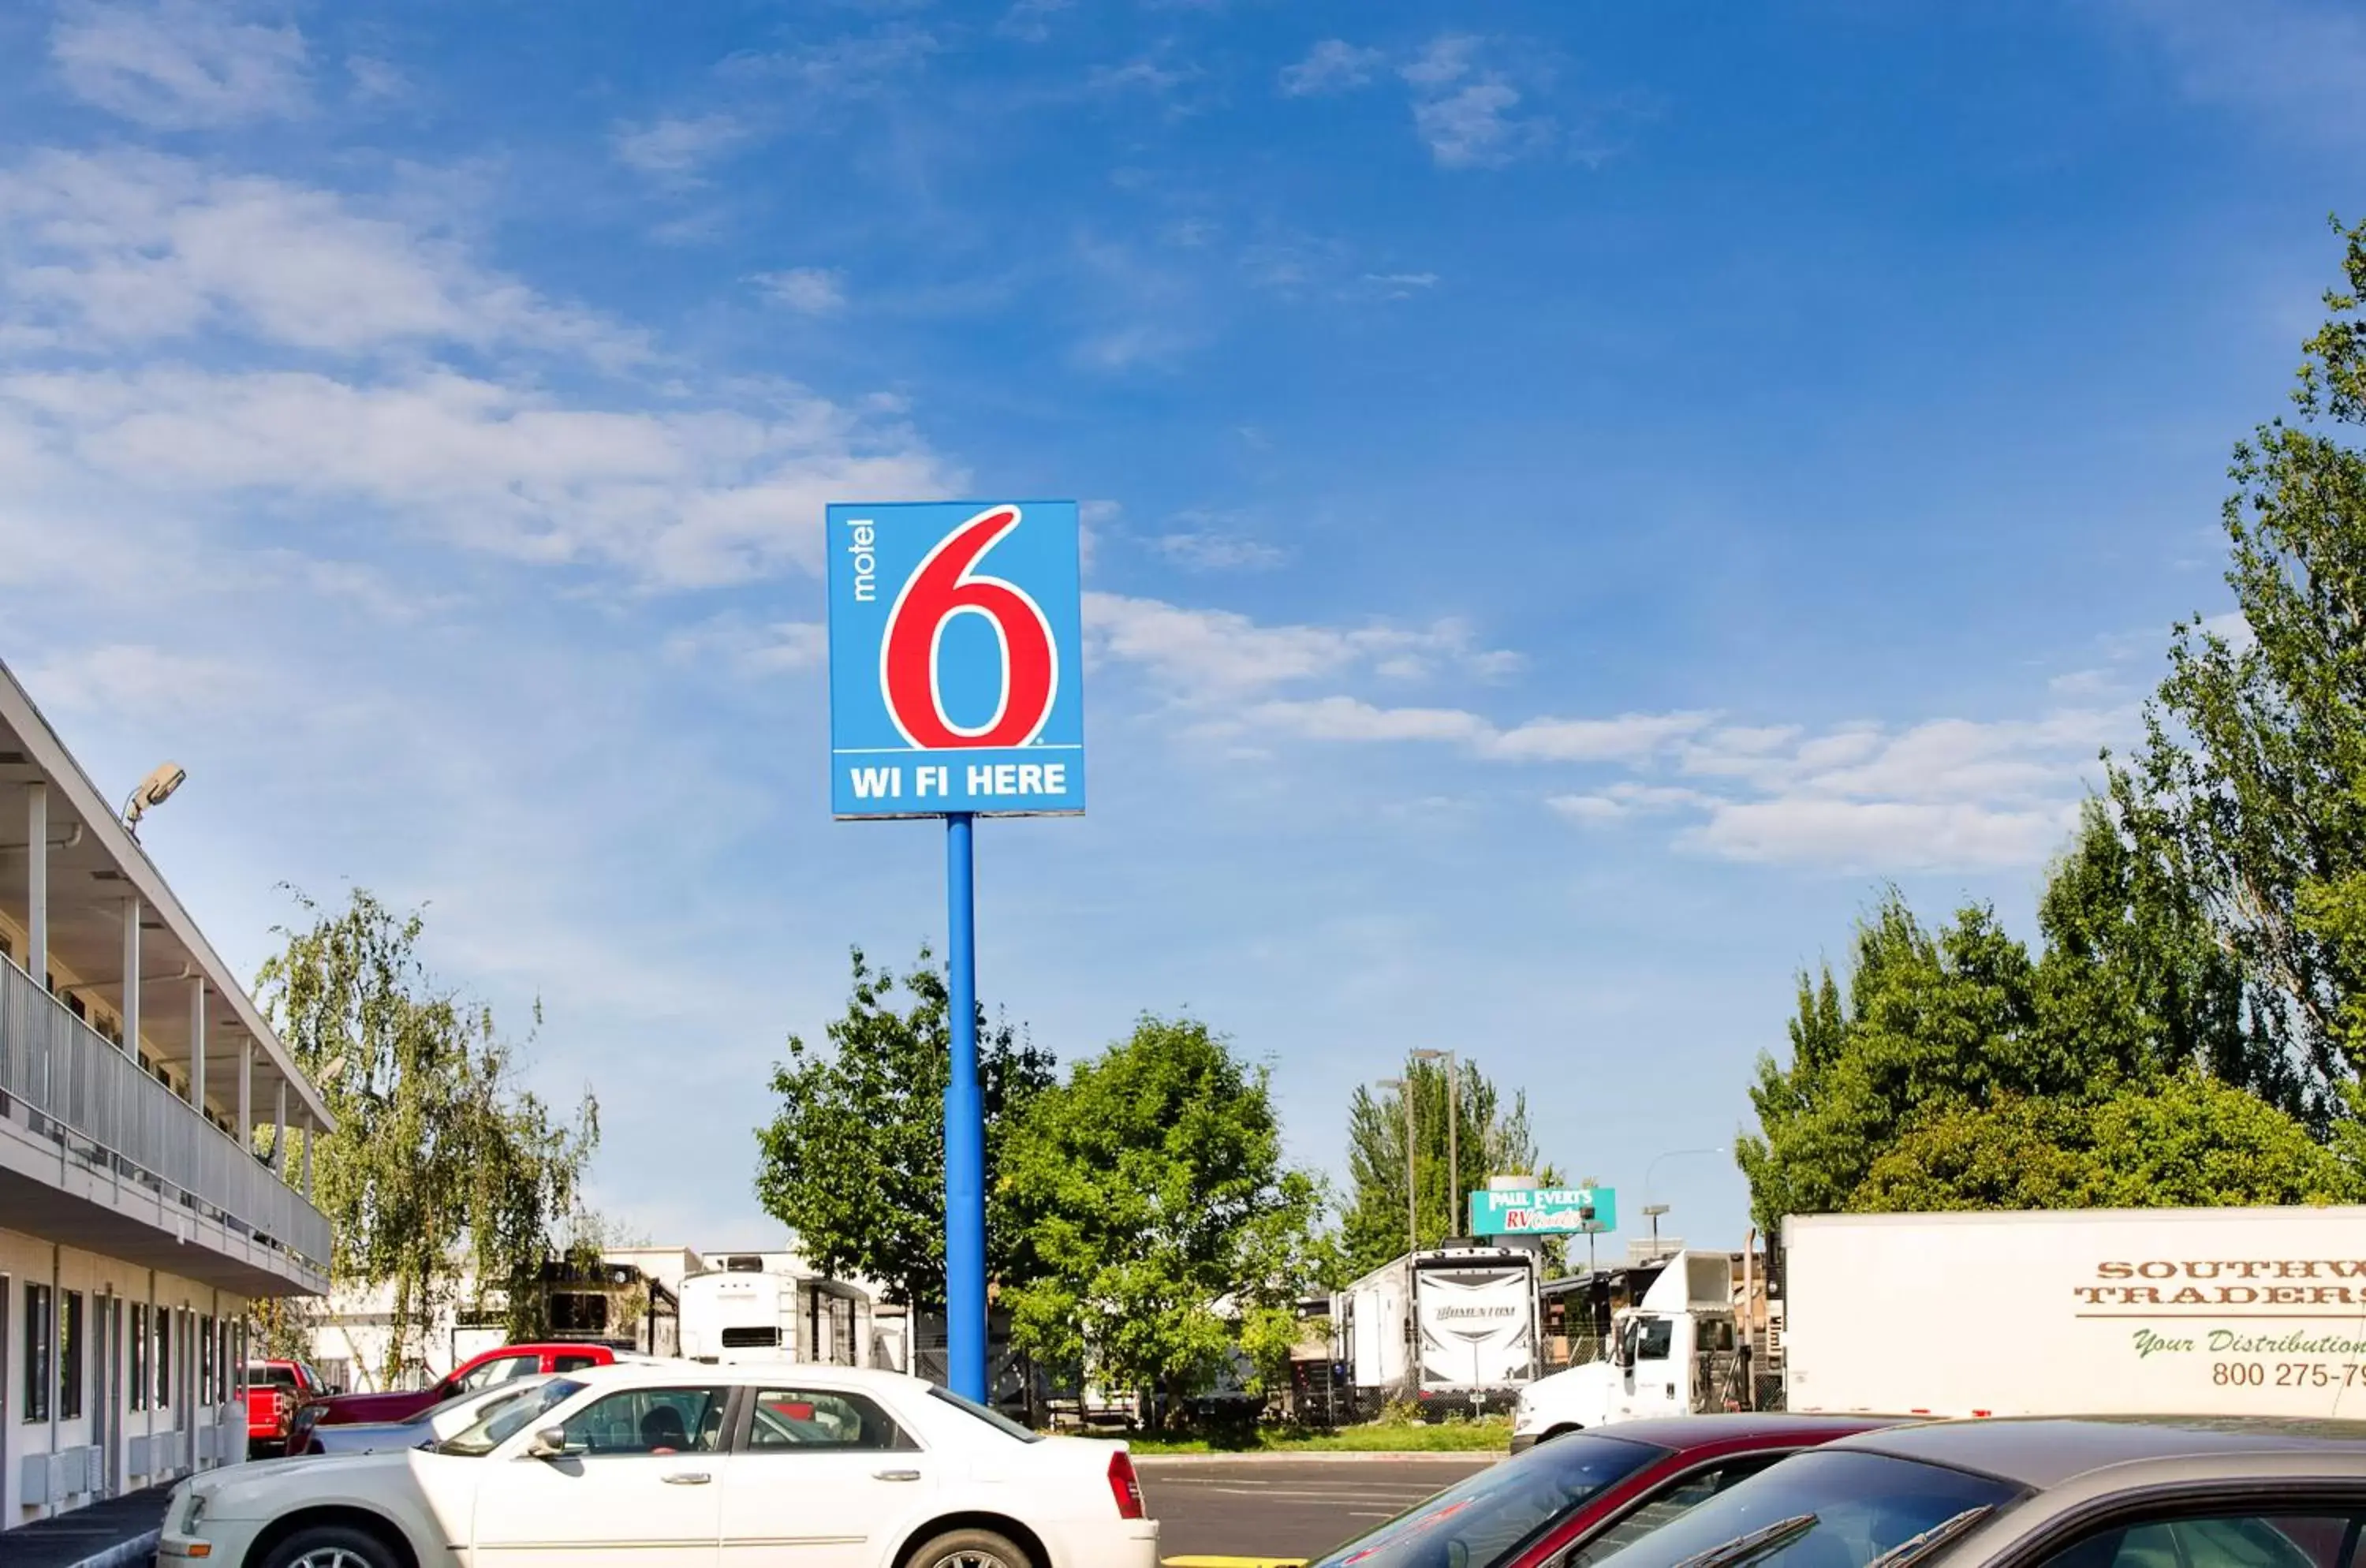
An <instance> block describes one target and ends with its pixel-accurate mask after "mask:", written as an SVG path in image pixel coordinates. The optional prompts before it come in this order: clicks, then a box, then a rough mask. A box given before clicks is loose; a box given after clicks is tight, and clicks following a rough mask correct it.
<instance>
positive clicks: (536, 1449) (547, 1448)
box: [525, 1427, 567, 1459]
mask: <svg viewBox="0 0 2366 1568" xmlns="http://www.w3.org/2000/svg"><path fill="white" fill-rule="evenodd" d="M566 1454H567V1429H566V1428H565V1427H544V1428H543V1429H542V1430H541V1431H539V1432H536V1433H535V1435H534V1436H533V1437H531V1438H527V1439H526V1445H525V1457H526V1458H528V1459H562V1458H564V1457H566Z"/></svg>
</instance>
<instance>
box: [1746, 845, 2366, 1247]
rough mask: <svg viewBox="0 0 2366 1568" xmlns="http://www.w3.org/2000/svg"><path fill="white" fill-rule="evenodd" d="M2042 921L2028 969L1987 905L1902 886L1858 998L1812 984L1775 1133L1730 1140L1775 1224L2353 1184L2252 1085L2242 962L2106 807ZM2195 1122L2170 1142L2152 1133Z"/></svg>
mask: <svg viewBox="0 0 2366 1568" xmlns="http://www.w3.org/2000/svg"><path fill="white" fill-rule="evenodd" d="M2038 926H2039V930H2040V931H2041V933H2042V935H2043V937H2044V940H2045V948H2044V950H2043V953H2042V954H2041V956H2039V957H2038V958H2036V959H2034V960H2033V959H2032V958H2031V956H2030V954H2029V952H2028V950H2027V949H2026V947H2024V946H2023V944H2022V943H2021V942H2018V941H2017V940H2015V939H2014V938H2012V937H2011V935H2010V934H2008V933H2007V932H2005V931H2003V930H2002V929H2001V928H2000V926H1999V925H1998V923H1997V921H1996V919H1995V916H1994V914H1993V912H1992V911H1991V910H1989V908H1987V907H1985V906H1978V905H1975V906H1972V907H1969V908H1965V909H1963V910H1961V911H1959V912H1958V913H1957V915H1956V916H1955V919H1954V920H1953V921H1952V922H1950V923H1949V924H1947V925H1945V926H1943V927H1942V928H1940V930H1939V931H1936V932H1935V933H1934V932H1930V931H1925V930H1924V928H1923V927H1922V925H1921V922H1920V921H1919V920H1918V919H1916V918H1915V916H1914V913H1913V911H1912V910H1911V909H1910V908H1908V907H1907V905H1906V903H1905V901H1904V899H1903V898H1901V897H1899V896H1898V894H1897V893H1896V892H1895V891H1892V892H1891V893H1889V894H1888V895H1887V896H1886V897H1884V898H1883V899H1882V901H1881V902H1880V904H1879V905H1878V906H1877V907H1876V909H1875V910H1874V911H1873V912H1872V913H1871V914H1870V915H1869V916H1868V917H1867V918H1866V919H1865V920H1863V921H1862V922H1860V924H1859V926H1858V930H1857V937H1856V944H1855V951H1854V955H1853V956H1854V962H1853V964H1852V966H1851V971H1850V975H1849V978H1848V983H1847V987H1846V988H1845V990H1843V988H1842V985H1841V983H1840V982H1839V981H1838V980H1837V979H1836V978H1835V977H1834V976H1833V974H1832V972H1831V968H1830V966H1826V967H1825V969H1824V970H1823V971H1822V972H1821V974H1820V976H1816V977H1814V978H1812V979H1811V978H1809V977H1808V976H1801V978H1800V982H1799V990H1798V998H1797V1010H1796V1012H1795V1014H1794V1016H1793V1018H1792V1020H1791V1023H1790V1039H1791V1055H1790V1059H1789V1061H1787V1062H1783V1061H1778V1060H1776V1059H1775V1058H1774V1057H1771V1056H1769V1057H1765V1058H1762V1060H1761V1061H1760V1064H1759V1075H1758V1083H1757V1084H1756V1086H1755V1087H1754V1088H1753V1089H1752V1091H1751V1098H1752V1104H1753V1106H1754V1108H1755V1109H1756V1111H1757V1112H1758V1130H1757V1132H1756V1133H1754V1134H1745V1135H1744V1136H1743V1137H1742V1138H1741V1140H1740V1141H1739V1143H1738V1145H1737V1148H1736V1155H1737V1157H1738V1159H1739V1161H1740V1163H1741V1168H1742V1170H1743V1173H1744V1174H1745V1175H1746V1176H1747V1177H1748V1178H1749V1179H1750V1185H1751V1200H1752V1213H1753V1216H1754V1217H1755V1219H1756V1220H1757V1222H1758V1224H1760V1225H1762V1226H1763V1227H1765V1228H1766V1229H1768V1230H1769V1231H1770V1232H1772V1231H1773V1230H1775V1228H1776V1227H1777V1226H1779V1224H1781V1221H1782V1218H1783V1216H1784V1215H1786V1214H1791V1213H1835V1212H1841V1211H1845V1210H1852V1209H1858V1210H1862V1209H1876V1210H1878V1209H1892V1208H1911V1209H1932V1208H1978V1207H2024V1208H2026V1207H2035V1208H2050V1207H2063V1206H2073V1205H2079V1204H2087V1203H2093V1202H2102V1201H2112V1202H2115V1203H2124V1202H2127V1201H2135V1200H2133V1199H2131V1198H2130V1197H2129V1196H2128V1195H2129V1194H2132V1193H2138V1192H2143V1191H2147V1190H2152V1191H2158V1192H2159V1193H2161V1194H2171V1195H2175V1194H2181V1195H2182V1196H2165V1197H2161V1198H2158V1199H2152V1200H2146V1201H2190V1202H2200V1201H2207V1202H2215V1203H2238V1204H2239V1203H2253V1202H2278V1201H2312V1200H2314V1199H2317V1198H2321V1197H2323V1196H2324V1195H2326V1194H2328V1193H2330V1192H2332V1191H2334V1190H2336V1187H2335V1185H2334V1184H2333V1176H2332V1175H2331V1174H2329V1172H2331V1171H2333V1170H2334V1169H2335V1168H2334V1167H2333V1166H2330V1165H2328V1164H2327V1162H2328V1161H2329V1160H2330V1158H2331V1156H2327V1154H2326V1152H2325V1151H2324V1150H2323V1149H2322V1148H2321V1147H2320V1146H2319V1145H2317V1143H2316V1142H2315V1139H2314V1138H2313V1137H2312V1135H2311V1133H2310V1129H2309V1128H2308V1127H2307V1126H2306V1125H2305V1124H2304V1122H2301V1121H2299V1120H2297V1119H2295V1118H2294V1117H2293V1115H2292V1114H2291V1113H2290V1112H2289V1111H2288V1110H2287V1109H2286V1108H2285V1107H2284V1106H2283V1105H2282V1104H2280V1103H2278V1102H2277V1101H2276V1100H2274V1099H2273V1098H2272V1097H2270V1096H2263V1095H2262V1094H2260V1093H2259V1092H2256V1090H2257V1089H2258V1088H2259V1087H2262V1085H2261V1084H2260V1082H2259V1080H2260V1078H2261V1076H2262V1075H2261V1072H2260V1070H2259V1068H2260V1043H2259V1040H2258V1039H2257V1038H2256V1036H2255V1035H2254V1033H2253V1032H2252V1031H2251V1027H2250V1024H2249V1021H2248V1018H2247V1016H2246V1013H2245V1010H2244V1009H2243V1007H2242V1005H2241V995H2242V985H2241V980H2240V977H2239V975H2238V974H2237V972H2236V969H2235V967H2234V965H2233V964H2231V962H2229V961H2228V959H2227V958H2226V955H2225V953H2223V952H2222V951H2221V950H2220V949H2218V948H2217V947H2216V946H2215V944H2214V942H2213V941H2212V940H2211V937H2210V934H2209V932H2208V931H2207V929H2206V927H2205V926H2203V924H2202V922H2201V920H2200V918H2199V914H2198V909H2197V908H2196V907H2195V906H2194V905H2192V904H2191V902H2189V901H2185V900H2181V899H2180V898H2178V897H2174V896H2173V895H2172V893H2171V891H2170V890H2169V889H2168V888H2166V887H2164V886H2163V885H2162V884H2161V882H2160V880H2159V876H2158V863H2150V862H2147V861H2146V858H2145V857H2144V856H2142V855H2141V854H2139V853H2137V852H2135V851H2134V850H2133V849H2132V847H2131V845H2130V843H2129V842H2128V840H2126V839H2125V838H2124V836H2123V835H2122V834H2121V832H2120V830H2119V829H2118V827H2117V825H2116V824H2115V823H2114V821H2113V817H2112V815H2111V813H2110V811H2109V810H2108V809H2106V808H2105V807H2103V806H2102V805H2101V803H2090V805H2089V807H2088V808H2087V809H2086V811H2085V813H2084V815H2083V817H2082V819H2081V822H2080V826H2079V836H2078V838H2077V839H2076V840H2074V842H2073V843H2072V845H2071V847H2070V849H2069V850H2068V852H2067V853H2066V854H2065V855H2064V856H2063V857H2062V859H2061V860H2060V861H2059V862H2057V863H2056V865H2055V866H2054V868H2053V871H2052V873H2051V874H2050V875H2049V877H2048V879H2047V884H2046V888H2045V895H2044V897H2043V898H2042V899H2041V900H2040V903H2039V908H2038ZM2270 1054H2271V1053H2270ZM2268 1076H2269V1077H2272V1075H2271V1074H2270V1075H2268ZM2264 1087H2270V1088H2271V1087H2272V1084H2269V1085H2266V1086H2264ZM2177 1117H2183V1118H2185V1119H2186V1120H2185V1122H2183V1123H2182V1124H2181V1130H2180V1132H2179V1133H2178V1134H2177V1135H2176V1136H2175V1137H2174V1138H2169V1139H2152V1140H2150V1141H2144V1140H2139V1139H2137V1138H2136V1137H2135V1129H2140V1128H2146V1127H2152V1126H2155V1125H2157V1124H2163V1123H2164V1122H2165V1121H2170V1120H2174V1119H2175V1118H2177ZM2171 1150H2176V1151H2180V1152H2177V1153H2175V1154H2172V1153H2170V1151H2171Z"/></svg>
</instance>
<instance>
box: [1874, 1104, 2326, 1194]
mask: <svg viewBox="0 0 2366 1568" xmlns="http://www.w3.org/2000/svg"><path fill="white" fill-rule="evenodd" d="M2358 1194H2359V1182H2358V1179H2357V1177H2356V1175H2355V1172H2354V1171H2353V1169H2352V1168H2351V1167H2350V1166H2349V1165H2348V1164H2347V1163H2345V1162H2344V1161H2343V1160H2342V1159H2341V1157H2340V1156H2338V1155H2337V1154H2335V1153H2334V1151H2333V1150H2331V1149H2329V1148H2327V1147H2326V1146H2325V1145H2322V1144H2320V1143H2318V1142H2317V1141H2316V1140H2315V1138H2314V1137H2312V1136H2310V1134H2309V1130H2308V1128H2307V1127H2306V1126H2305V1125H2304V1124H2303V1123H2302V1122H2299V1121H2297V1120H2296V1119H2294V1118H2293V1117H2292V1116H2290V1115H2288V1114H2287V1113H2285V1112H2284V1111H2281V1110H2279V1109H2277V1108H2276V1107H2275V1106H2272V1105H2270V1104H2269V1103H2268V1102H2267V1101H2265V1100H2261V1099H2260V1098H2259V1096H2257V1095H2255V1094H2252V1093H2250V1092H2249V1091H2248V1090H2246V1089H2236V1088H2235V1087H2234V1086H2232V1085H2230V1084H2225V1083H2221V1082H2219V1081H2218V1080H2216V1079H2214V1078H2212V1077H2209V1076H2207V1075H2206V1074H2203V1073H2202V1072H2199V1071H2195V1070H2188V1071H2186V1072H2182V1073H2178V1074H2176V1075H2174V1076H2172V1077H2168V1078H2164V1079H2162V1080H2161V1081H2160V1082H2158V1084H2156V1085H2154V1086H2153V1087H2150V1088H2146V1089H2124V1090H2122V1091H2121V1092H2119V1093H2116V1094H2113V1095H2112V1096H2110V1097H2109V1098H2107V1099H2104V1100H2100V1101H2097V1102H2095V1103H2092V1104H2090V1103H2085V1102H2082V1101H2079V1100H2027V1099H2020V1098H2011V1099H2006V1100H2000V1101H1998V1102H1997V1103H1995V1104H1993V1105H1991V1106H1989V1107H1988V1108H1987V1109H1984V1110H1977V1111H1974V1110H1957V1111H1944V1112H1942V1113H1940V1114H1939V1115H1937V1116H1935V1117H1933V1118H1932V1119H1931V1120H1930V1121H1928V1122H1924V1123H1922V1124H1921V1125H1920V1126H1918V1127H1916V1128H1915V1129H1914V1130H1913V1131H1912V1132H1910V1133H1909V1134H1907V1135H1906V1136H1904V1137H1903V1138H1900V1139H1899V1140H1898V1142H1897V1143H1896V1144H1894V1145H1891V1146H1890V1147H1889V1148H1888V1149H1887V1150H1886V1151H1885V1152H1884V1153H1883V1154H1882V1155H1881V1156H1880V1157H1879V1158H1878V1159H1876V1160H1875V1161H1874V1163H1873V1168H1872V1170H1871V1172H1870V1173H1869V1174H1868V1175H1867V1176H1866V1178H1865V1183H1864V1185H1862V1186H1861V1187H1859V1188H1858V1189H1857V1190H1856V1191H1855V1192H1854V1193H1853V1194H1851V1198H1850V1205H1849V1206H1850V1207H1852V1208H1855V1209H1864V1210H1874V1211H1882V1212H1888V1211H1900V1210H1927V1209H2085V1208H2101V1209H2150V1208H2181V1207H2189V1206H2191V1207H2237V1206H2245V1205H2250V1204H2259V1203H2347V1202H2355V1201H2358Z"/></svg>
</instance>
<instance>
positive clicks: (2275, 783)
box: [2113, 224, 2366, 1123]
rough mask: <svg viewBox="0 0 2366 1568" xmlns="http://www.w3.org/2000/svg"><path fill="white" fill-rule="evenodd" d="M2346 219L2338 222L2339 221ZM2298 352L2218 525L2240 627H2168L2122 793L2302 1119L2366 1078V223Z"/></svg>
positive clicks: (2241, 458)
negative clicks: (2292, 382)
mask: <svg viewBox="0 0 2366 1568" xmlns="http://www.w3.org/2000/svg"><path fill="white" fill-rule="evenodd" d="M2337 227H2338V226H2337ZM2342 237H2343V239H2344V241H2345V242H2346V245H2347V250H2346V254H2345V257H2344V263H2343V272H2344V286H2343V287H2341V288H2336V289H2333V290H2331V291H2329V292H2328V293H2327V295H2326V297H2325V303H2326V307H2327V321H2326V322H2325V324H2324V325H2323V327H2321V328H2320V329H2319V330H2318V331H2317V332H2316V333H2315V335H2313V336H2312V337H2310V338H2309V340H2308V341H2307V343H2306V344H2304V361H2303V363H2302V366H2301V368H2300V372H2299V378H2298V385H2297V386H2296V387H2295V388H2294V389H2293V405H2294V412H2293V414H2292V415H2291V416H2289V417H2287V418H2282V419H2277V420H2273V421H2270V423H2267V424H2264V425H2261V426H2260V427H2259V430H2258V431H2257V433H2256V434H2254V436H2253V438H2252V439H2251V440H2250V441H2248V442H2245V443H2243V444H2242V445H2240V446H2237V447H2236V451H2235V461H2234V466H2233V468H2232V470H2231V475H2232V478H2233V479H2234V480H2235V484H2236V491H2235V493H2234V494H2233V495H2232V496H2230V497H2229V498H2228V499H2227V502H2226V503H2225V509H2224V513H2223V515H2222V521H2223V524H2224V526H2225V533H2226V538H2227V542H2228V545H2229V546H2230V547H2231V551H2232V560H2231V563H2230V565H2229V568H2228V570H2227V573H2226V581H2227V583H2228V585H2229V586H2230V587H2232V588H2233V589H2234V591H2235V600H2236V607H2237V609H2238V610H2239V612H2240V617H2239V621H2237V622H2236V623H2233V624H2226V623H2221V622H2213V621H2205V620H2203V619H2200V618H2196V619H2195V620H2193V621H2191V622H2188V623H2186V624H2184V625H2182V626H2179V627H2178V628H2177V629H2176V633H2175V641H2174V644H2173V646H2172V647H2171V649H2170V652H2169V676H2168V678H2167V679H2166V680H2165V681H2164V682H2162V684H2161V687H2160V692H2159V694H2158V700H2157V702H2156V703H2155V705H2153V707H2152V709H2151V711H2150V713H2149V715H2148V734H2147V737H2146V743H2145V745H2144V747H2143V749H2142V750H2140V751H2139V752H2138V753H2137V754H2136V756H2135V758H2134V759H2133V764H2132V766H2131V767H2130V768H2129V769H2128V771H2127V772H2125V773H2123V774H2121V775H2119V776H2117V777H2116V778H2115V779H2114V781H2113V793H2114V796H2115V798H2116V799H2117V801H2118V802H2119V805H2120V807H2121V808H2122V810H2123V811H2124V814H2125V815H2126V818H2127V820H2128V822H2129V824H2130V826H2131V828H2132V829H2133V830H2134V832H2135V836H2136V839H2137V841H2138V842H2139V843H2140V844H2141V845H2142V846H2143V847H2144V848H2145V850H2146V852H2148V853H2151V854H2153V855H2156V856H2158V858H2159V859H2160V860H2161V862H2162V863H2164V864H2166V865H2167V866H2169V868H2171V870H2172V872H2173V873H2174V874H2176V875H2177V876H2178V877H2179V878H2180V879H2181V880H2183V881H2184V882H2185V883H2186V884H2188V885H2189V886H2191V887H2192V888H2193V889H2194V890H2195V892H2196V894H2197V896H2198V897H2199V899H2200V900H2201V902H2202V905H2203V908H2204V910H2205V912H2206V914H2207V916H2208V919H2209V920H2210V922H2211V924H2212V925H2213V926H2214V928H2215V929H2216V930H2217V931H2219V932H2221V933H2222V934H2223V936H2224V938H2225V942H2226V945H2227V948H2228V950H2229V952H2230V953H2232V954H2233V955H2234V957H2235V958H2236V960H2237V961H2239V963H2240V964H2241V965H2242V969H2243V974H2244V976H2245V979H2246V981H2247V982H2248V986H2249V994H2248V998H2247V999H2248V1004H2249V1008H2250V1010H2251V1013H2252V1015H2253V1018H2254V1019H2255V1020H2256V1022H2257V1025H2258V1027H2259V1030H2260V1031H2261V1032H2262V1033H2264V1034H2265V1035H2266V1036H2267V1037H2268V1038H2270V1039H2271V1040H2272V1041H2273V1043H2274V1044H2275V1045H2276V1046H2277V1047H2278V1048H2279V1051H2280V1053H2281V1056H2282V1061H2281V1062H2279V1063H2278V1064H2276V1066H2277V1067H2278V1068H2279V1069H2281V1070H2287V1071H2289V1072H2290V1073H2292V1074H2293V1075H2295V1076H2296V1077H2297V1082H2298V1088H2299V1089H2301V1091H2302V1092H2304V1095H2305V1097H2306V1100H2307V1109H2308V1111H2309V1113H2310V1114H2311V1116H2312V1117H2313V1118H2314V1119H2315V1120H2316V1121H2317V1122H2320V1123H2322V1122H2325V1121H2327V1119H2329V1118H2330V1117H2331V1116H2332V1115H2334V1114H2335V1113H2336V1112H2337V1111H2341V1112H2346V1113H2348V1114H2349V1115H2351V1116H2353V1117H2354V1115H2355V1114H2356V1112H2357V1111H2358V1109H2359V1087H2358V1086H2359V1075H2360V1069H2361V1067H2366V790H2361V789H2360V784H2359V781H2360V779H2366V452H2361V451H2360V447H2359V446H2358V444H2357V434H2356V432H2357V430H2358V429H2359V427H2360V426H2366V321H2361V319H2360V300H2361V299H2362V298H2366V224H2360V225H2359V226H2358V227H2356V228H2352V229H2349V230H2348V231H2344V232H2343V235H2342Z"/></svg>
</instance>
